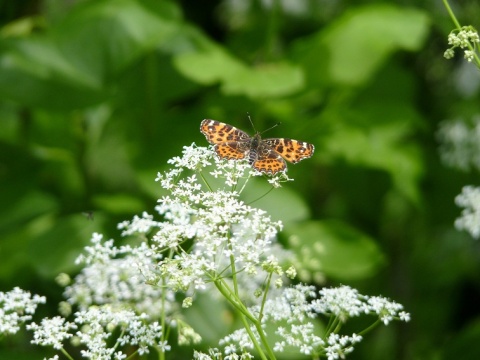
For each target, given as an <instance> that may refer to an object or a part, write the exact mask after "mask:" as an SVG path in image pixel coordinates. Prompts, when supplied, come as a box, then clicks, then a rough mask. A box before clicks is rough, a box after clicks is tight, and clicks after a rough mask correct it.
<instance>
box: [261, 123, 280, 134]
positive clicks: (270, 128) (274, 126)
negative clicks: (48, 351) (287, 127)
mask: <svg viewBox="0 0 480 360" xmlns="http://www.w3.org/2000/svg"><path fill="white" fill-rule="evenodd" d="M280 124H281V122H280V121H279V122H278V123H276V124H275V125H273V126H271V127H269V128H268V129H267V130H263V131H262V132H261V133H260V134H263V133H264V132H267V131H268V130H272V129H273V128H276V127H277V126H278V125H280Z"/></svg>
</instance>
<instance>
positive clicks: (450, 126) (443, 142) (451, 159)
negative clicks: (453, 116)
mask: <svg viewBox="0 0 480 360" xmlns="http://www.w3.org/2000/svg"><path fill="white" fill-rule="evenodd" d="M437 139H438V141H439V142H440V148H439V151H440V156H441V158H442V161H443V162H444V163H445V164H446V165H447V166H451V167H453V168H456V169H459V170H463V171H468V170H470V169H471V168H474V169H477V170H480V116H475V117H474V118H473V119H472V125H469V124H467V123H466V122H465V121H463V120H460V119H458V120H449V121H443V122H441V123H440V126H439V129H438V132H437Z"/></svg>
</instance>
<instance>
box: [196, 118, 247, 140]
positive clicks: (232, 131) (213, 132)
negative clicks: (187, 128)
mask: <svg viewBox="0 0 480 360" xmlns="http://www.w3.org/2000/svg"><path fill="white" fill-rule="evenodd" d="M200 131H201V132H202V134H203V135H205V137H206V138H207V141H208V142H209V143H210V144H213V145H215V144H223V143H227V142H237V141H250V136H249V135H248V134H247V133H246V132H244V131H242V130H240V129H237V128H236V127H234V126H232V125H228V124H225V123H222V122H220V121H216V120H210V119H205V120H203V121H202V123H201V124H200Z"/></svg>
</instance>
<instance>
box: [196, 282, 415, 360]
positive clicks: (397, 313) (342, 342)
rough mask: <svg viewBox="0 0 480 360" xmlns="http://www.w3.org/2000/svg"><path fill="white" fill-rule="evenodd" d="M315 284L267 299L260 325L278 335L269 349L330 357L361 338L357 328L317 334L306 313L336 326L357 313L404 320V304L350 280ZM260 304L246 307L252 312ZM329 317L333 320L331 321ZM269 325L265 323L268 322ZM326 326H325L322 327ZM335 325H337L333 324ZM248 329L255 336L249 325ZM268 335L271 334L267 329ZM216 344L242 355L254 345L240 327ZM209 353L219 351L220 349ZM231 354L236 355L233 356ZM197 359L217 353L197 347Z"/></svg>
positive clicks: (340, 354)
mask: <svg viewBox="0 0 480 360" xmlns="http://www.w3.org/2000/svg"><path fill="white" fill-rule="evenodd" d="M318 294H319V295H320V296H319V298H318V299H313V300H311V299H312V298H315V297H316V296H317V293H316V291H315V287H314V286H306V285H302V284H298V285H296V286H294V287H290V288H286V289H284V290H283V293H282V294H281V295H280V296H275V297H273V298H270V299H268V300H267V301H266V303H265V305H264V308H263V317H262V325H263V327H264V328H276V329H277V330H276V332H275V335H276V336H277V337H280V339H281V340H277V341H276V342H275V345H274V351H277V352H283V351H285V350H286V349H289V350H292V349H297V351H299V352H300V353H302V354H305V355H315V356H317V357H318V356H322V355H323V356H326V357H327V358H328V359H329V360H333V359H339V358H344V357H345V355H346V354H348V353H350V352H352V351H353V345H354V344H356V343H358V342H360V341H361V340H362V336H360V335H358V334H355V333H354V334H351V335H339V334H338V333H336V332H329V331H327V332H326V333H325V335H323V337H322V336H320V333H321V332H320V330H319V329H317V328H315V326H314V322H312V321H311V319H314V318H317V317H319V316H320V315H324V316H329V317H333V323H334V324H335V326H341V324H342V323H344V322H345V321H346V320H347V319H348V318H351V317H358V316H360V315H362V314H375V315H376V316H377V317H378V321H381V322H383V323H384V324H385V325H388V324H389V322H390V321H392V320H394V319H396V320H401V321H409V320H410V314H409V313H407V312H405V311H403V306H402V305H400V304H398V303H396V302H394V301H390V300H388V299H386V298H383V297H380V296H373V297H369V296H366V295H361V294H360V293H359V292H358V291H357V290H355V289H352V288H351V287H349V286H340V287H337V288H324V289H322V290H320V291H319V292H318ZM259 311H260V307H258V306H255V307H252V308H251V312H252V313H253V314H255V313H258V312H259ZM330 322H332V320H331V321H330ZM272 324H273V325H274V326H269V325H272ZM327 330H328V329H327ZM337 330H338V329H337ZM251 331H252V332H253V333H254V334H255V335H256V336H258V334H257V332H256V331H255V329H254V328H252V329H251ZM272 335H273V334H272ZM220 345H223V346H224V350H223V353H224V355H225V356H224V358H227V357H229V358H232V359H233V358H242V355H244V354H246V353H248V350H249V349H252V348H253V343H252V340H251V339H250V337H249V336H248V333H247V331H246V330H245V329H239V330H236V331H235V332H233V333H232V334H230V335H228V336H227V337H225V338H223V339H222V340H221V342H220ZM213 353H215V354H217V355H218V354H219V353H221V351H220V350H219V349H214V351H213ZM232 354H236V355H237V357H233V356H232ZM195 358H196V359H202V360H203V359H205V360H207V359H208V360H211V359H219V358H221V356H220V357H212V356H211V354H204V353H199V352H198V353H196V357H195Z"/></svg>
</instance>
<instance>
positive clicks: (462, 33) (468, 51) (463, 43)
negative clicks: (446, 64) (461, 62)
mask: <svg viewBox="0 0 480 360" xmlns="http://www.w3.org/2000/svg"><path fill="white" fill-rule="evenodd" d="M479 42H480V38H479V36H478V32H477V30H476V29H475V28H474V27H473V26H463V27H462V28H461V29H460V30H453V31H452V32H450V34H449V35H448V45H450V48H448V49H447V50H446V51H445V53H444V57H445V58H446V59H451V58H452V57H453V55H454V50H455V49H456V48H460V49H463V51H464V57H465V59H466V60H467V61H469V62H471V61H472V60H473V59H474V57H475V52H476V48H477V44H478V43H479Z"/></svg>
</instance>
